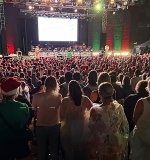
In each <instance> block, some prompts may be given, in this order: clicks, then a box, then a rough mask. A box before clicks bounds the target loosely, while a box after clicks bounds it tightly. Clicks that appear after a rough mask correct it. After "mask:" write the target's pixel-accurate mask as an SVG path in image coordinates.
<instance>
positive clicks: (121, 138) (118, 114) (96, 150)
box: [88, 101, 129, 160]
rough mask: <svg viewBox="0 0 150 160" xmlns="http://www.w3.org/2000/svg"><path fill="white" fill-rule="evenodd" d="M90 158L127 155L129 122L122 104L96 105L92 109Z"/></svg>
mask: <svg viewBox="0 0 150 160" xmlns="http://www.w3.org/2000/svg"><path fill="white" fill-rule="evenodd" d="M89 128H90V137H89V144H88V146H89V159H90V160H123V159H125V157H126V156H127V148H128V147H127V144H128V130H129V128H128V122H127V119H126V116H125V113H124V110H123V107H122V105H121V104H119V103H118V102H117V101H113V102H111V103H110V104H109V105H107V106H100V105H96V106H94V107H92V108H91V110H90V120H89Z"/></svg>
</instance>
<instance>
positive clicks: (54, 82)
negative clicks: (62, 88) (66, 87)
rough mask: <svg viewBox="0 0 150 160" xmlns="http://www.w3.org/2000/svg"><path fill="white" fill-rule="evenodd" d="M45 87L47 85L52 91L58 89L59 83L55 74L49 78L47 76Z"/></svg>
mask: <svg viewBox="0 0 150 160" xmlns="http://www.w3.org/2000/svg"><path fill="white" fill-rule="evenodd" d="M45 87H46V89H49V90H51V91H56V90H58V84H57V80H56V78H55V77H53V76H49V77H48V78H46V80H45Z"/></svg>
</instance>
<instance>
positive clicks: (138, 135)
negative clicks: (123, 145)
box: [131, 98, 150, 160]
mask: <svg viewBox="0 0 150 160" xmlns="http://www.w3.org/2000/svg"><path fill="white" fill-rule="evenodd" d="M142 101H143V104H144V111H143V113H142V115H141V117H140V118H139V120H138V121H137V124H136V126H135V128H134V130H133V133H132V134H133V135H132V136H131V160H150V103H149V102H148V101H147V99H146V98H143V99H142Z"/></svg>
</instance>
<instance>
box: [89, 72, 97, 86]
mask: <svg viewBox="0 0 150 160" xmlns="http://www.w3.org/2000/svg"><path fill="white" fill-rule="evenodd" d="M88 83H89V85H91V86H96V85H97V71H96V70H91V71H90V72H89V74H88Z"/></svg>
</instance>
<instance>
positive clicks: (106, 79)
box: [98, 72, 110, 85]
mask: <svg viewBox="0 0 150 160" xmlns="http://www.w3.org/2000/svg"><path fill="white" fill-rule="evenodd" d="M102 82H110V76H109V74H108V73H107V72H102V73H100V74H99V76H98V85H99V84H101V83H102Z"/></svg>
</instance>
